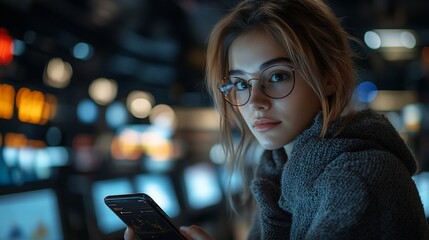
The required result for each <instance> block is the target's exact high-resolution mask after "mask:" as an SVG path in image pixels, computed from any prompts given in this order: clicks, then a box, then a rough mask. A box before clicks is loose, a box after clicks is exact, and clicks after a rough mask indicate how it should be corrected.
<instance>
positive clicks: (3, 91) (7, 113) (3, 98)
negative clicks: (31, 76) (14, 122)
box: [0, 84, 15, 119]
mask: <svg viewBox="0 0 429 240" xmlns="http://www.w3.org/2000/svg"><path fill="white" fill-rule="evenodd" d="M14 101H15V89H14V88H13V87H12V86H10V85H7V84H0V118H4V119H11V118H12V117H13V110H14Z"/></svg>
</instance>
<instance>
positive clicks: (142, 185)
mask: <svg viewBox="0 0 429 240" xmlns="http://www.w3.org/2000/svg"><path fill="white" fill-rule="evenodd" d="M135 181H136V186H137V192H141V193H146V194H148V195H149V196H150V197H151V198H153V200H154V201H155V202H156V203H157V204H158V205H159V206H160V207H161V209H162V210H164V211H165V213H166V214H167V215H168V216H170V217H176V216H178V215H179V213H180V206H179V202H178V200H177V196H176V194H175V191H174V188H173V183H172V181H171V179H170V178H169V177H168V175H162V174H147V175H146V174H141V175H138V176H136V179H135Z"/></svg>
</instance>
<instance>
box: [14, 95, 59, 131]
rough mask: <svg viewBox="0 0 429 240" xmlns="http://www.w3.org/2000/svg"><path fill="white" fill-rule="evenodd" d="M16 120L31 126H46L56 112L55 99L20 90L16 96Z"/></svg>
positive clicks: (51, 96)
mask: <svg viewBox="0 0 429 240" xmlns="http://www.w3.org/2000/svg"><path fill="white" fill-rule="evenodd" d="M16 106H17V108H18V119H19V120H20V121H22V122H27V123H33V124H46V123H47V121H48V120H50V119H52V118H53V117H54V115H55V112H56V98H55V97H54V96H53V95H50V94H46V95H45V94H43V93H42V92H40V91H32V90H30V89H28V88H21V89H19V90H18V93H17V95H16Z"/></svg>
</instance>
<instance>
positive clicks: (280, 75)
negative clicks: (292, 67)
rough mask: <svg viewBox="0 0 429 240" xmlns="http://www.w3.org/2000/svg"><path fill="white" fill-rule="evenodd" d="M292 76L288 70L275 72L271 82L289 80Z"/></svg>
mask: <svg viewBox="0 0 429 240" xmlns="http://www.w3.org/2000/svg"><path fill="white" fill-rule="evenodd" d="M289 78H290V74H289V73H287V72H284V73H274V74H272V75H271V78H270V82H281V81H287V80H289Z"/></svg>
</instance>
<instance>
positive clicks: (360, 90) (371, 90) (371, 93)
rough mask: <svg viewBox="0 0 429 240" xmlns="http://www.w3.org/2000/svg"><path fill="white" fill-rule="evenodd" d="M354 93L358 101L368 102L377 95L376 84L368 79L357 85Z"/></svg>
mask: <svg viewBox="0 0 429 240" xmlns="http://www.w3.org/2000/svg"><path fill="white" fill-rule="evenodd" d="M355 95H356V97H357V100H358V101H359V102H361V103H370V102H372V101H374V99H375V97H376V96H377V86H375V84H374V83H372V82H370V81H365V82H362V83H360V84H359V85H358V86H357V88H356V90H355Z"/></svg>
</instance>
